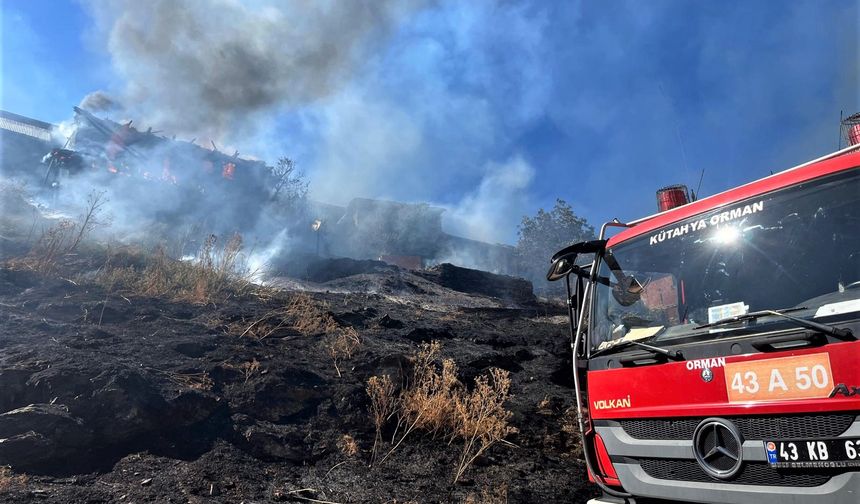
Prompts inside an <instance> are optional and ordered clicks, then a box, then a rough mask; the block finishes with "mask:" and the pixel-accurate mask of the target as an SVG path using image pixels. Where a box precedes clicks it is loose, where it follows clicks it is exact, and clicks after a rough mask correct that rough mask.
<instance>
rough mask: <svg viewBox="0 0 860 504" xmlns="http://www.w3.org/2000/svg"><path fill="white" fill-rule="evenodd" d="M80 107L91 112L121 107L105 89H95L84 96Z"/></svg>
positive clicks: (108, 110) (107, 110)
mask: <svg viewBox="0 0 860 504" xmlns="http://www.w3.org/2000/svg"><path fill="white" fill-rule="evenodd" d="M78 107H80V108H82V109H85V110H89V111H90V112H111V111H114V110H117V109H119V108H121V107H120V104H119V103H117V101H116V100H115V99H114V98H113V97H112V96H110V95H109V94H108V93H106V92H104V91H93V92H92V93H89V94H88V95H86V96H84V99H83V100H81V103H79V104H78Z"/></svg>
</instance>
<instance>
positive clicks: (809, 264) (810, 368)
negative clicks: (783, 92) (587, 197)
mask: <svg viewBox="0 0 860 504" xmlns="http://www.w3.org/2000/svg"><path fill="white" fill-rule="evenodd" d="M855 147H857V146H855ZM850 151H851V149H850V148H849V149H843V150H842V151H839V152H837V153H834V154H832V155H829V156H825V157H824V158H820V159H819V160H816V161H812V162H810V163H806V164H804V165H801V166H799V167H796V168H792V169H790V170H786V171H784V172H780V173H777V174H775V175H771V176H769V177H766V178H763V179H761V180H757V181H755V182H752V183H749V184H746V185H743V186H740V187H737V188H734V189H731V190H729V191H726V192H723V193H720V194H717V195H714V196H711V197H708V198H705V199H700V200H698V201H695V202H692V203H688V204H684V205H682V206H678V207H676V208H673V209H671V210H668V211H665V212H661V213H658V214H656V215H654V216H651V217H648V218H645V219H642V220H640V221H637V222H635V223H631V224H623V223H620V222H618V221H613V222H609V223H607V224H606V225H604V226H603V228H602V229H601V233H600V239H598V240H594V241H590V242H583V243H578V244H575V245H572V246H570V247H567V248H566V249H563V250H561V251H559V252H558V253H557V254H555V256H553V259H552V266H551V268H550V271H549V273H548V274H547V279H549V280H559V279H564V280H565V282H566V284H567V292H568V300H569V302H568V307H569V315H570V320H571V346H572V350H573V373H574V384H575V389H576V401H577V406H578V410H577V411H578V415H579V426H580V431H581V435H582V442H583V447H584V456H585V460H586V464H587V466H588V470H589V477H590V478H591V479H592V481H594V482H595V483H596V484H597V485H598V486H599V487H600V489H601V491H602V493H603V495H602V497H600V498H599V499H595V500H594V502H649V501H651V500H652V499H653V500H671V501H681V502H708V503H736V504H743V503H751V502H755V503H757V504H770V503H773V504H788V503H800V502H828V503H845V504H849V503H851V504H856V503H857V502H860V341H858V337H860V153H858V152H850ZM610 228H620V229H621V231H619V232H617V234H614V235H613V236H611V237H609V238H608V239H607V237H606V234H607V230H609V229H610ZM585 256H587V258H586V257H585ZM583 258H585V259H586V260H585V261H583Z"/></svg>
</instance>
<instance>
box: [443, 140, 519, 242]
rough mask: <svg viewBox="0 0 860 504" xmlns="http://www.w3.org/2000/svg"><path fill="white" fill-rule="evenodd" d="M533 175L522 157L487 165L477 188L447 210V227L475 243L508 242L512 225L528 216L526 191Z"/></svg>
mask: <svg viewBox="0 0 860 504" xmlns="http://www.w3.org/2000/svg"><path fill="white" fill-rule="evenodd" d="M534 175H535V170H534V168H532V166H531V165H530V164H529V163H528V162H526V160H525V159H523V158H522V156H514V157H512V158H510V159H508V160H507V161H506V162H504V163H488V164H487V166H486V172H485V175H484V178H483V179H482V180H481V183H480V184H479V185H478V187H477V188H476V189H475V190H474V191H472V192H470V193H469V194H467V195H466V196H465V197H464V198H463V199H462V201H460V203H459V204H458V205H456V206H454V207H449V208H448V211H447V212H446V215H445V217H446V224H447V225H448V227H449V228H450V229H451V230H452V231H453V232H454V233H455V234H460V235H462V236H466V237H469V238H473V239H476V240H481V241H486V242H507V241H511V240H512V238H513V236H512V233H513V229H512V227H511V223H512V222H517V220H519V219H520V218H521V217H522V216H523V215H526V213H528V210H529V194H528V188H529V185H530V184H531V182H532V179H533V178H534Z"/></svg>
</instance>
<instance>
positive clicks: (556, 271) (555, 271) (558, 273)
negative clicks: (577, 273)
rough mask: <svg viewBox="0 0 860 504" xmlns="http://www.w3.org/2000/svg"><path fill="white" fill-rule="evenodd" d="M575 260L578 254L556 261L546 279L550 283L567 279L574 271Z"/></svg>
mask: <svg viewBox="0 0 860 504" xmlns="http://www.w3.org/2000/svg"><path fill="white" fill-rule="evenodd" d="M575 260H576V254H572V255H569V256H562V257H560V258H558V259H556V260H555V261H553V262H552V264H551V265H550V267H549V271H547V272H546V279H547V280H548V281H550V282H555V281H556V280H560V279H562V278H564V277H566V276H567V275H568V274H569V273H570V272H571V271H573V261H575Z"/></svg>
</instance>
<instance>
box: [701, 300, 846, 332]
mask: <svg viewBox="0 0 860 504" xmlns="http://www.w3.org/2000/svg"><path fill="white" fill-rule="evenodd" d="M805 309H806V307H801V308H787V309H784V310H760V311H754V312H750V313H745V314H743V315H736V316H734V317H729V318H725V319H722V320H717V321H716V322H711V323H710V324H704V325H700V326H697V327H695V329H706V328H708V327H718V326H722V325H729V324H734V323H736V322H743V321H745V320H756V319H759V318H761V317H767V316H775V317H781V318H784V319H786V320H790V321H791V322H794V324H795V325H798V326H800V327H805V328H807V329H812V330H813V331H818V332H821V333H824V334H828V335H830V336H833V337H834V338H839V339H856V338H855V337H854V333H853V332H851V329H839V328H836V327H832V326H829V325H827V324H821V323H819V322H813V321H812V320H806V319H802V318H797V317H792V316H791V315H786V312H793V311H797V310H805Z"/></svg>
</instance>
